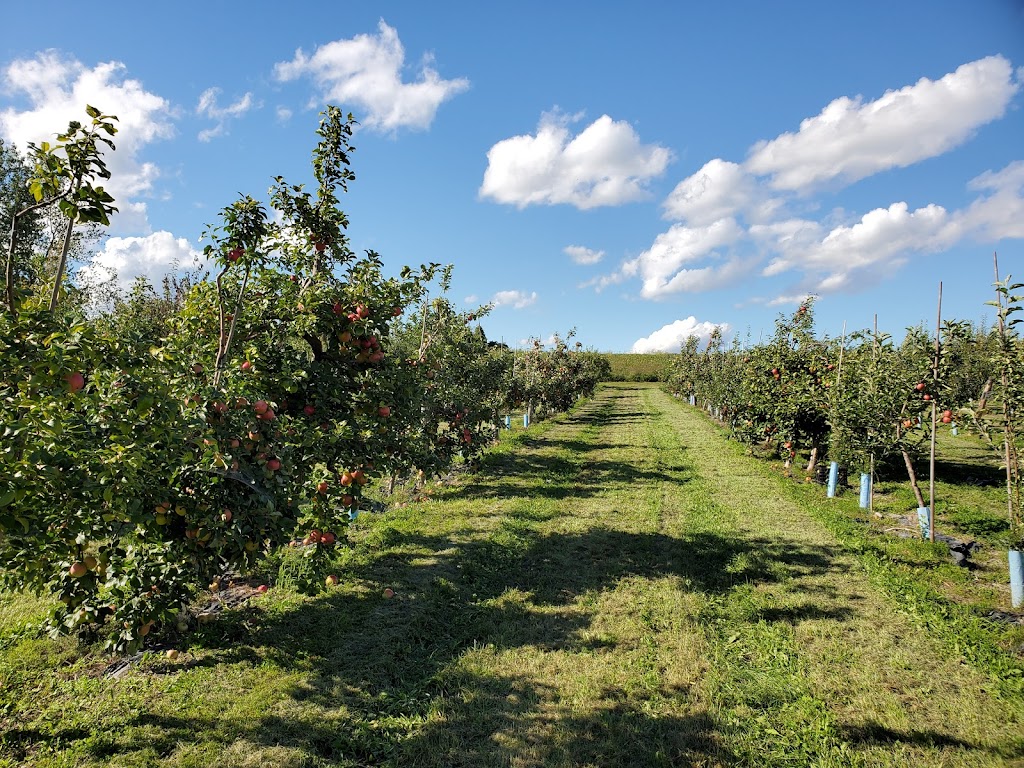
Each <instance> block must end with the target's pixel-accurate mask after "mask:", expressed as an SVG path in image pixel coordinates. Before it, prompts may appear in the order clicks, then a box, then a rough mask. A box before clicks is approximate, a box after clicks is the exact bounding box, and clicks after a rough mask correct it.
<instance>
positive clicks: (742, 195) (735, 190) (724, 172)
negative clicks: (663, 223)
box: [663, 158, 756, 226]
mask: <svg viewBox="0 0 1024 768" xmlns="http://www.w3.org/2000/svg"><path fill="white" fill-rule="evenodd" d="M755 191H756V182H755V180H754V179H753V177H751V176H750V175H749V174H748V173H747V172H746V171H744V170H743V168H742V166H739V165H737V164H736V163H730V162H727V161H725V160H721V159H719V158H715V159H714V160H711V161H709V162H707V163H705V164H704V167H703V168H701V169H700V170H699V171H697V172H696V173H695V174H693V175H692V176H689V177H688V178H686V179H683V180H682V181H681V182H679V184H677V185H676V188H675V189H673V190H672V192H671V194H670V195H669V196H668V198H667V199H666V200H665V202H664V204H663V206H664V208H665V217H666V218H669V219H673V220H675V221H684V222H686V223H687V224H690V225H692V226H701V225H705V224H711V223H713V222H715V221H719V220H721V219H726V218H731V217H733V216H735V215H736V214H737V213H739V212H740V211H742V210H745V209H746V208H747V207H749V206H750V204H751V202H752V201H753V198H754V194H755Z"/></svg>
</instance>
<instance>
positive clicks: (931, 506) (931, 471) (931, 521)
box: [928, 280, 942, 541]
mask: <svg viewBox="0 0 1024 768" xmlns="http://www.w3.org/2000/svg"><path fill="white" fill-rule="evenodd" d="M941 332H942V281H941V280H940V281H939V308H938V311H937V315H936V318H935V359H934V360H933V361H932V384H933V385H934V386H933V387H932V390H933V391H935V390H937V389H938V383H939V350H940V344H941V341H940V339H941ZM937 415H938V408H937V406H936V403H935V396H934V395H933V396H932V447H931V456H930V457H929V460H928V538H929V539H930V540H931V541H935V428H936V426H937V425H938V419H937V418H936V417H937Z"/></svg>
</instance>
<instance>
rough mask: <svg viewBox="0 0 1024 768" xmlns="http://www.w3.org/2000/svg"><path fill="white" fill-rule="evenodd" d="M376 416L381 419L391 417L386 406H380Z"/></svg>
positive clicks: (389, 410)
mask: <svg viewBox="0 0 1024 768" xmlns="http://www.w3.org/2000/svg"><path fill="white" fill-rule="evenodd" d="M377 415H378V416H380V417H381V418H382V419H386V418H387V417H388V416H390V415H391V409H390V408H389V407H388V406H386V405H382V406H381V407H380V408H378V409H377Z"/></svg>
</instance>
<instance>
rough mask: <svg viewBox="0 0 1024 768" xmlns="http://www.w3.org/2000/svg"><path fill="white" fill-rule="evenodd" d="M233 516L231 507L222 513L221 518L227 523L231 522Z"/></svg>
mask: <svg viewBox="0 0 1024 768" xmlns="http://www.w3.org/2000/svg"><path fill="white" fill-rule="evenodd" d="M231 517H232V515H231V510H230V509H225V510H224V511H223V512H222V513H221V515H220V519H221V520H223V521H224V522H225V523H230V522H231Z"/></svg>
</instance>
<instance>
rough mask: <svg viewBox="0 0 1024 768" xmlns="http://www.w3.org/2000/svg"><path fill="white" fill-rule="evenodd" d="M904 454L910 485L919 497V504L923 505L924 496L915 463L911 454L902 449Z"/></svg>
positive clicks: (917, 497)
mask: <svg viewBox="0 0 1024 768" xmlns="http://www.w3.org/2000/svg"><path fill="white" fill-rule="evenodd" d="M900 453H902V454H903V462H904V463H905V464H906V465H907V476H908V477H909V478H910V487H911V488H913V489H914V497H915V498H916V499H917V506H919V507H923V506H925V503H924V496H923V495H922V494H921V488H920V486H918V484H917V473H916V472H914V463H913V462H912V461H911V460H910V454H909V453H907V452H906V451H900Z"/></svg>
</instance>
